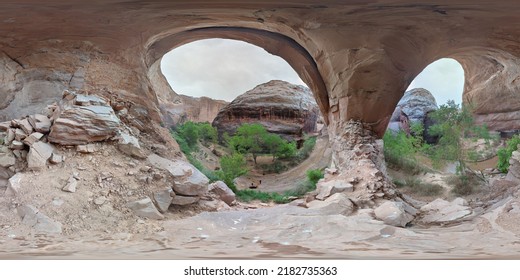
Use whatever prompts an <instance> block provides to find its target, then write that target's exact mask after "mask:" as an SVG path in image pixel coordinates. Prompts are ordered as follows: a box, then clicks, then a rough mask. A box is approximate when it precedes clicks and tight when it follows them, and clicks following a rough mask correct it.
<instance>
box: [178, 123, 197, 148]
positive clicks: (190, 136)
mask: <svg viewBox="0 0 520 280" xmlns="http://www.w3.org/2000/svg"><path fill="white" fill-rule="evenodd" d="M176 131H177V134H178V135H179V136H180V137H181V138H182V139H184V140H185V141H186V143H187V144H188V146H190V148H194V147H196V146H197V143H198V140H199V128H198V126H197V124H195V123H194V122H185V123H184V124H182V125H180V126H178V127H177V129H176Z"/></svg>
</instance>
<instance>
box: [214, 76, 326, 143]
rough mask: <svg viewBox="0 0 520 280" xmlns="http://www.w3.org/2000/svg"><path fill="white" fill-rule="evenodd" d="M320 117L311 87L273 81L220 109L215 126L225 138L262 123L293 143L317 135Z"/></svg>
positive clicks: (269, 129) (268, 129)
mask: <svg viewBox="0 0 520 280" xmlns="http://www.w3.org/2000/svg"><path fill="white" fill-rule="evenodd" d="M318 117H319V109H318V106H317V105H316V102H315V101H314V98H313V97H312V93H311V92H310V90H309V89H308V88H306V87H304V86H299V85H293V84H291V83H288V82H284V81H277V80H274V81H270V82H267V83H265V84H261V85H258V86H256V87H255V88H254V89H252V90H250V91H247V92H246V93H244V94H242V95H240V96H238V97H237V98H235V100H233V102H231V103H230V104H229V105H227V106H226V107H224V108H223V109H222V110H220V112H219V113H218V115H217V117H216V118H215V120H214V121H213V126H214V127H216V128H217V131H218V133H219V135H220V136H222V135H223V134H224V133H228V134H229V135H233V134H234V133H235V131H236V129H237V128H238V127H239V126H240V125H242V124H244V123H259V124H261V125H263V126H264V127H265V128H266V129H267V131H269V132H271V133H275V134H278V135H280V136H282V137H283V138H285V139H287V140H290V141H293V140H299V139H300V138H302V137H303V134H304V133H313V132H316V126H317V121H318Z"/></svg>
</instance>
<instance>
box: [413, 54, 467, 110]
mask: <svg viewBox="0 0 520 280" xmlns="http://www.w3.org/2000/svg"><path fill="white" fill-rule="evenodd" d="M413 88H425V89H427V90H429V91H430V92H431V93H432V94H433V96H434V97H435V99H436V100H437V104H439V105H441V104H444V103H446V101H448V100H450V99H451V100H455V102H456V103H457V104H460V103H461V102H462V92H463V90H464V70H463V69H462V66H461V65H460V64H459V63H458V62H457V61H456V60H454V59H451V58H442V59H439V60H437V61H435V62H433V63H431V64H430V65H428V66H427V67H426V68H424V70H423V71H422V72H421V73H420V74H419V75H417V77H416V78H415V79H414V80H413V82H412V83H411V84H410V86H409V87H408V90H409V89H413Z"/></svg>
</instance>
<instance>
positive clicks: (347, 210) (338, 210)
mask: <svg viewBox="0 0 520 280" xmlns="http://www.w3.org/2000/svg"><path fill="white" fill-rule="evenodd" d="M307 208H309V209H315V210H319V211H320V212H322V213H323V214H326V215H335V214H341V215H350V214H352V212H354V209H355V208H356V207H355V205H354V203H352V201H351V200H350V199H349V198H348V196H347V195H346V194H344V193H335V194H333V195H331V196H330V197H328V198H327V199H325V200H324V201H321V200H313V201H311V202H309V203H307Z"/></svg>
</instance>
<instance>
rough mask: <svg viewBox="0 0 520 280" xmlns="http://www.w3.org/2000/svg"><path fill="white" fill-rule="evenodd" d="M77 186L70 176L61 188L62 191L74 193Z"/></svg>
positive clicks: (76, 182)
mask: <svg viewBox="0 0 520 280" xmlns="http://www.w3.org/2000/svg"><path fill="white" fill-rule="evenodd" d="M77 186H78V181H77V180H76V179H75V178H74V176H70V178H69V180H68V181H67V184H66V185H65V187H63V188H62V190H63V191H66V192H71V193H74V192H76V187H77Z"/></svg>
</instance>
